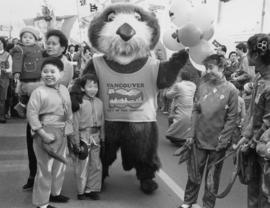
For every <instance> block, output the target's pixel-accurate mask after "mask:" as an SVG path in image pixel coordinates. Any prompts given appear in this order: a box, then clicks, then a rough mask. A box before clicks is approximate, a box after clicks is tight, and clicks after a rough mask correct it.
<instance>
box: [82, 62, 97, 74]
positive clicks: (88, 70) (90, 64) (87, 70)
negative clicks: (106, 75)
mask: <svg viewBox="0 0 270 208" xmlns="http://www.w3.org/2000/svg"><path fill="white" fill-rule="evenodd" d="M88 73H90V74H96V70H95V66H94V62H93V60H92V59H91V60H89V61H88V63H87V65H86V66H85V68H84V70H83V73H82V75H85V74H88Z"/></svg>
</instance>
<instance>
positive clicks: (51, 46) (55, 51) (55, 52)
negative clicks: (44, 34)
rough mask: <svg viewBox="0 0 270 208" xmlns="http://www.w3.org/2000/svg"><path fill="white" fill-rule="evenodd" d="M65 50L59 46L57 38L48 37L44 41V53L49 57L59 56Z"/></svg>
mask: <svg viewBox="0 0 270 208" xmlns="http://www.w3.org/2000/svg"><path fill="white" fill-rule="evenodd" d="M64 50H65V47H62V46H61V44H60V39H59V37H57V36H54V35H52V36H50V37H49V38H48V40H47V41H46V51H47V53H48V55H49V56H56V57H57V56H61V55H62V54H63V52H64Z"/></svg>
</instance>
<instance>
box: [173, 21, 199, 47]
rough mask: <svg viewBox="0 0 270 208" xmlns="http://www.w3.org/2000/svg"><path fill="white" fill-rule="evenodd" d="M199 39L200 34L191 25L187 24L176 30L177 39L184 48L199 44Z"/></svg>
mask: <svg viewBox="0 0 270 208" xmlns="http://www.w3.org/2000/svg"><path fill="white" fill-rule="evenodd" d="M201 38H202V32H201V31H200V30H199V29H198V28H197V27H196V26H195V25H194V24H192V23H188V24H186V25H185V26H184V27H182V28H181V29H180V30H178V39H179V40H180V42H182V43H183V45H184V46H187V47H193V46H195V45H197V44H198V43H199V42H200V40H201Z"/></svg>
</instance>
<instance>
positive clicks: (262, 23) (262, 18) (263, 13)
mask: <svg viewBox="0 0 270 208" xmlns="http://www.w3.org/2000/svg"><path fill="white" fill-rule="evenodd" d="M265 5H266V0H263V5H262V16H261V29H260V32H263V28H264V16H265Z"/></svg>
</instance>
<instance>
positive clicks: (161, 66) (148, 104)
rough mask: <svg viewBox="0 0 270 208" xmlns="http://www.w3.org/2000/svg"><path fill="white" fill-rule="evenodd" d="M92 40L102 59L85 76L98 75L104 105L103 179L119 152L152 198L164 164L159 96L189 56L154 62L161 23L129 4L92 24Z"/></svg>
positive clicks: (93, 62) (126, 167) (95, 60)
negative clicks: (160, 154) (152, 54)
mask: <svg viewBox="0 0 270 208" xmlns="http://www.w3.org/2000/svg"><path fill="white" fill-rule="evenodd" d="M88 35H89V39H90V42H91V44H92V46H93V47H95V48H96V49H97V50H98V51H100V52H101V53H103V54H104V55H103V56H98V57H94V58H93V59H92V60H90V62H89V63H88V64H87V66H86V68H85V70H84V72H83V74H86V73H95V74H96V75H97V77H98V79H99V86H100V90H99V94H100V98H101V99H102V100H103V102H104V111H105V112H104V113H105V136H106V139H105V157H104V158H103V169H104V175H103V177H106V176H108V169H109V166H110V165H111V164H112V163H113V162H114V161H115V159H116V156H117V151H118V150H119V149H121V155H122V165H123V168H124V170H131V169H132V168H135V169H136V175H137V178H138V179H139V180H140V185H141V190H142V191H143V192H144V193H147V194H149V193H152V192H153V191H154V190H156V189H157V188H158V185H157V183H156V182H155V181H154V180H153V179H154V177H155V172H156V171H157V170H158V169H159V168H160V165H161V164H160V160H159V157H158V155H157V147H158V127H157V122H156V107H157V106H156V103H157V102H156V101H157V100H156V99H157V91H158V89H162V88H166V87H169V86H171V85H172V84H173V82H174V81H175V79H176V77H177V74H178V72H179V71H180V69H181V68H182V67H183V66H184V65H185V63H186V61H187V58H188V54H187V52H186V51H185V50H183V51H179V52H178V53H175V54H173V56H172V57H171V58H170V60H169V61H167V62H162V63H160V62H159V61H158V60H156V59H155V58H152V57H150V56H149V54H150V50H152V49H153V48H154V47H155V45H156V43H157V42H158V40H159V36H160V28H159V24H158V21H157V19H156V18H155V17H154V15H152V14H151V13H149V12H147V11H145V10H143V9H142V8H140V7H138V6H135V5H131V4H113V5H111V6H110V7H108V8H106V9H105V10H104V11H103V12H102V13H100V14H99V15H98V16H96V17H95V18H94V19H93V20H92V22H91V25H90V27H89V31H88Z"/></svg>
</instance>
